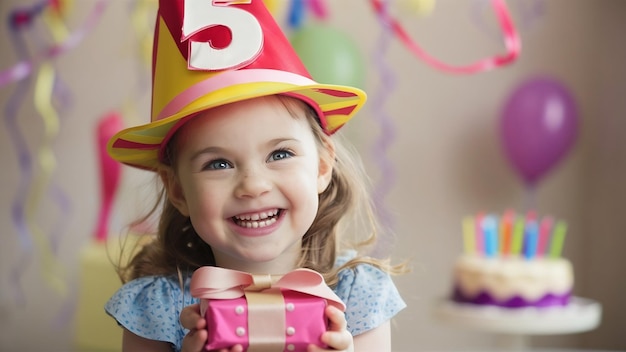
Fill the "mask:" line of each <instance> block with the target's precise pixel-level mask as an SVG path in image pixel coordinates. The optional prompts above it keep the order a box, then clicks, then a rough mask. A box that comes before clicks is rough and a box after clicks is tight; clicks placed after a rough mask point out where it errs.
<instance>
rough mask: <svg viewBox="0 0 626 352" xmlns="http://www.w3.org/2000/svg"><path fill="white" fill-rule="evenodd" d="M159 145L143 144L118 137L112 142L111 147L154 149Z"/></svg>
mask: <svg viewBox="0 0 626 352" xmlns="http://www.w3.org/2000/svg"><path fill="white" fill-rule="evenodd" d="M159 146H160V144H145V143H138V142H131V141H127V140H125V139H118V140H116V141H115V142H114V143H113V148H122V149H142V150H146V149H156V148H158V147H159Z"/></svg>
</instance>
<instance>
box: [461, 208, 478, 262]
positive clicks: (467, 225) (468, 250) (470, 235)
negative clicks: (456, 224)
mask: <svg viewBox="0 0 626 352" xmlns="http://www.w3.org/2000/svg"><path fill="white" fill-rule="evenodd" d="M475 232H476V225H474V219H472V217H471V216H466V217H464V218H463V243H464V246H465V254H475V253H476V233H475Z"/></svg>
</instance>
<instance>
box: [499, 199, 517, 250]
mask: <svg viewBox="0 0 626 352" xmlns="http://www.w3.org/2000/svg"><path fill="white" fill-rule="evenodd" d="M514 216H515V213H514V212H513V211H512V210H507V211H506V212H505V213H504V215H503V216H502V221H500V253H501V254H503V255H508V254H509V253H510V252H511V232H512V231H513V217H514Z"/></svg>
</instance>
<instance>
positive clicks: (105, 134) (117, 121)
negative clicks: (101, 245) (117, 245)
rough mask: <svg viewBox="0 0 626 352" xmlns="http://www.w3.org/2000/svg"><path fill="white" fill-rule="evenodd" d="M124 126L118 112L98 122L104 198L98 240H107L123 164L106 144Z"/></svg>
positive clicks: (96, 236)
mask: <svg viewBox="0 0 626 352" xmlns="http://www.w3.org/2000/svg"><path fill="white" fill-rule="evenodd" d="M122 127H123V123H122V118H121V116H120V115H119V114H118V113H116V112H112V113H109V114H107V115H105V116H103V117H102V119H101V120H100V122H99V123H98V130H97V138H96V141H97V142H98V146H97V147H98V156H99V160H100V179H101V181H102V192H101V195H102V198H101V201H100V212H99V215H98V224H97V226H96V233H95V238H96V241H98V242H105V241H106V240H107V237H108V233H109V219H110V216H111V209H112V208H113V200H114V198H115V193H116V192H117V188H118V184H119V180H120V173H121V164H120V163H118V162H116V161H115V160H113V158H111V156H110V155H109V154H108V153H107V151H106V145H107V143H108V141H109V139H111V137H113V135H114V134H115V133H117V132H119V131H120V130H121V129H122Z"/></svg>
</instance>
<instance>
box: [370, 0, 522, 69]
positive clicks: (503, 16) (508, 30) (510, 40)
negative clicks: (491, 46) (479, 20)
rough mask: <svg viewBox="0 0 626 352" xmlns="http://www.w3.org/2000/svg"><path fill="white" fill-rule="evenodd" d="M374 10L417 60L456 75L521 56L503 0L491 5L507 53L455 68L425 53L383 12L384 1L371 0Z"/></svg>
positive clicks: (506, 62) (508, 62) (488, 67)
mask: <svg viewBox="0 0 626 352" xmlns="http://www.w3.org/2000/svg"><path fill="white" fill-rule="evenodd" d="M371 3H372V6H373V7H374V10H375V11H376V12H377V13H378V14H382V15H384V16H385V17H386V18H387V22H388V24H389V25H390V26H391V29H392V31H393V33H394V34H395V35H396V36H397V37H398V39H399V40H400V41H401V42H402V43H403V44H404V46H405V47H406V48H407V49H409V51H411V53H413V54H414V55H415V56H416V57H417V58H419V59H421V60H423V61H424V62H426V63H427V64H429V65H430V66H432V67H434V68H436V69H438V70H441V71H444V72H448V73H456V74H471V73H478V72H483V71H488V70H492V69H494V68H497V67H500V66H504V65H508V64H511V63H512V62H514V61H515V60H516V59H517V57H518V56H519V52H520V48H521V42H520V38H519V35H518V33H517V31H516V29H515V26H514V25H513V20H512V19H511V16H510V14H509V11H508V8H507V6H506V4H505V2H504V1H503V0H491V5H492V7H493V9H494V11H495V13H496V16H497V18H498V21H499V23H500V27H501V29H502V32H503V34H504V44H505V46H506V53H505V54H503V55H496V56H493V57H488V58H486V59H483V60H479V61H477V62H474V63H471V64H468V65H462V66H453V65H449V64H446V63H444V62H442V61H439V60H438V59H436V58H435V57H433V56H431V55H430V54H428V53H427V52H426V51H424V50H423V49H422V48H421V47H420V46H419V45H418V44H417V43H416V42H415V41H413V39H411V37H410V36H409V34H408V33H407V32H406V31H405V30H404V28H403V27H402V25H401V24H400V23H399V22H398V21H396V20H395V19H394V18H392V17H390V16H389V15H388V14H387V13H385V11H383V5H382V0H371Z"/></svg>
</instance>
